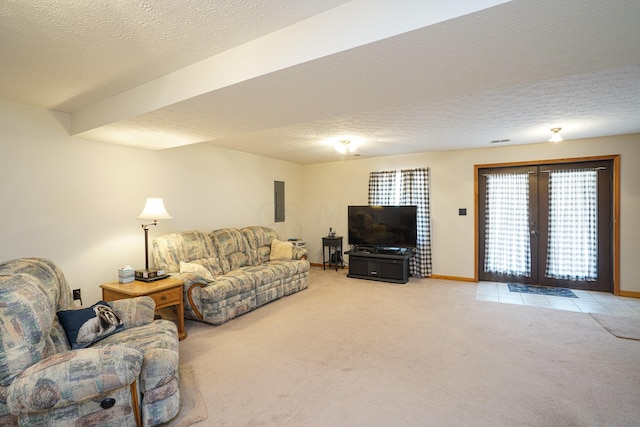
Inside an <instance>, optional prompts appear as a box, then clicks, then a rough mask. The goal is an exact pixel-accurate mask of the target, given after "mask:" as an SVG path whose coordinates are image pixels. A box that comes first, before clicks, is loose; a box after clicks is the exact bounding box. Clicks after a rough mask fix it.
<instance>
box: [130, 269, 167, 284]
mask: <svg viewBox="0 0 640 427" xmlns="http://www.w3.org/2000/svg"><path fill="white" fill-rule="evenodd" d="M135 277H136V280H140V281H142V282H153V281H154V280H160V279H164V278H167V277H169V275H168V274H164V270H158V269H157V268H145V269H143V270H136V272H135Z"/></svg>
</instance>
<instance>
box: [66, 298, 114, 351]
mask: <svg viewBox="0 0 640 427" xmlns="http://www.w3.org/2000/svg"><path fill="white" fill-rule="evenodd" d="M57 314H58V320H60V324H61V325H62V327H63V328H64V332H65V333H66V334H67V340H68V341H69V345H70V346H71V348H72V349H74V350H75V349H78V348H85V347H88V346H90V345H91V344H93V343H94V342H96V341H100V340H101V339H103V338H106V337H108V336H109V335H111V334H114V333H116V332H120V331H121V330H123V329H124V324H123V323H122V320H120V318H119V317H118V316H117V315H116V313H115V312H114V311H113V309H112V308H111V306H110V305H109V304H107V303H106V302H104V301H99V302H97V303H95V304H94V305H92V306H91V307H89V308H84V309H80V310H63V311H59V312H58V313H57Z"/></svg>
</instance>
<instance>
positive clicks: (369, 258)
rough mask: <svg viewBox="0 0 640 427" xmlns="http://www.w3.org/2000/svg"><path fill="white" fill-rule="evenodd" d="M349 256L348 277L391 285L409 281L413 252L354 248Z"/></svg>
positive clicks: (349, 252) (348, 252)
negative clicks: (410, 260) (410, 261)
mask: <svg viewBox="0 0 640 427" xmlns="http://www.w3.org/2000/svg"><path fill="white" fill-rule="evenodd" d="M345 254H347V255H349V273H348V274H347V277H352V278H356V279H367V280H377V281H381V282H390V283H407V282H408V281H409V259H410V258H411V257H412V256H413V251H411V250H403V249H386V248H367V249H365V248H354V249H353V250H351V251H347V252H345Z"/></svg>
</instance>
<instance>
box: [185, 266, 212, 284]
mask: <svg viewBox="0 0 640 427" xmlns="http://www.w3.org/2000/svg"><path fill="white" fill-rule="evenodd" d="M180 273H194V274H197V275H199V276H202V277H204V278H205V279H207V280H208V281H210V282H211V281H212V280H213V275H212V274H211V272H210V271H209V270H207V268H206V267H205V266H204V265H202V264H199V263H198V262H197V261H196V262H184V261H180Z"/></svg>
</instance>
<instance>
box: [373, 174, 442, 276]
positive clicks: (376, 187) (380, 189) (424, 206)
mask: <svg viewBox="0 0 640 427" xmlns="http://www.w3.org/2000/svg"><path fill="white" fill-rule="evenodd" d="M397 175H398V172H397V171H383V172H371V173H370V174H369V205H378V206H383V205H387V206H389V205H395V204H397V203H398V202H397V201H396V200H399V203H400V204H401V205H415V206H417V207H418V212H417V232H418V236H417V237H418V239H417V240H418V241H417V247H416V255H415V256H414V257H412V258H411V260H410V261H409V272H410V273H411V275H412V276H414V277H428V276H430V275H431V219H430V212H429V200H430V194H429V169H428V168H422V169H410V170H402V171H400V181H401V184H400V188H397V185H396V177H397ZM398 193H399V194H398ZM398 195H399V196H400V197H399V198H396V196H398Z"/></svg>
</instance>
